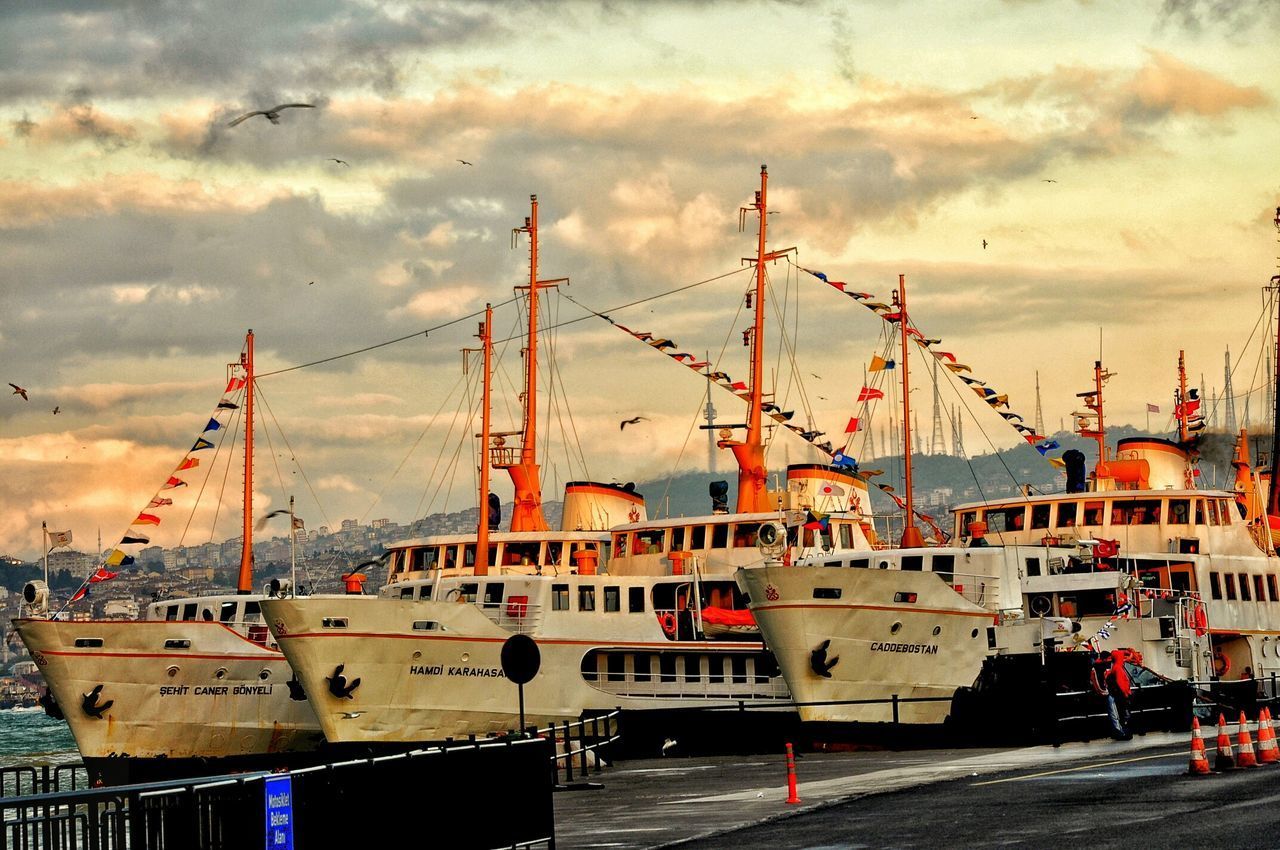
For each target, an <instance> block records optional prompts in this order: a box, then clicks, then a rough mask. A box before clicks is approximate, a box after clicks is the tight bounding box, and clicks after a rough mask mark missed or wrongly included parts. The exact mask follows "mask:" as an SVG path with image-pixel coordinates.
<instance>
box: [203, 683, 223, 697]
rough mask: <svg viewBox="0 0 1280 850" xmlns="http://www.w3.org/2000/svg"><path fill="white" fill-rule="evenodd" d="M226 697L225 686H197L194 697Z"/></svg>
mask: <svg viewBox="0 0 1280 850" xmlns="http://www.w3.org/2000/svg"><path fill="white" fill-rule="evenodd" d="M226 695H227V686H226V685H197V686H196V696H198V697H199V696H209V697H224V696H226Z"/></svg>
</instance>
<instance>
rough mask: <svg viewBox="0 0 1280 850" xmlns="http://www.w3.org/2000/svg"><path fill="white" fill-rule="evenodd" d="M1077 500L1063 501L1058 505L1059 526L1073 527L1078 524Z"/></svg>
mask: <svg viewBox="0 0 1280 850" xmlns="http://www.w3.org/2000/svg"><path fill="white" fill-rule="evenodd" d="M1077 504H1078V503H1077V502H1063V503H1062V504H1061V505H1058V528H1071V527H1072V526H1074V525H1075V524H1076V506H1077Z"/></svg>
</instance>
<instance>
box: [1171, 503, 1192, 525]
mask: <svg viewBox="0 0 1280 850" xmlns="http://www.w3.org/2000/svg"><path fill="white" fill-rule="evenodd" d="M1190 517H1191V500H1190V499H1170V500H1169V520H1168V521H1169V523H1170V524H1171V525H1186V524H1187V522H1188V521H1189V520H1190Z"/></svg>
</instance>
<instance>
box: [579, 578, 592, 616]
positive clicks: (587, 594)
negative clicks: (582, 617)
mask: <svg viewBox="0 0 1280 850" xmlns="http://www.w3.org/2000/svg"><path fill="white" fill-rule="evenodd" d="M578 610H579V611H594V610H596V589H595V586H594V585H590V584H584V585H582V586H581V587H579V588H578Z"/></svg>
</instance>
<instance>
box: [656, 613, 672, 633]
mask: <svg viewBox="0 0 1280 850" xmlns="http://www.w3.org/2000/svg"><path fill="white" fill-rule="evenodd" d="M658 625H659V626H662V631H663V633H665V634H666V635H667V637H675V636H676V615H675V614H674V613H672V612H671V611H663V612H662V613H661V614H659V615H658Z"/></svg>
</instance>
